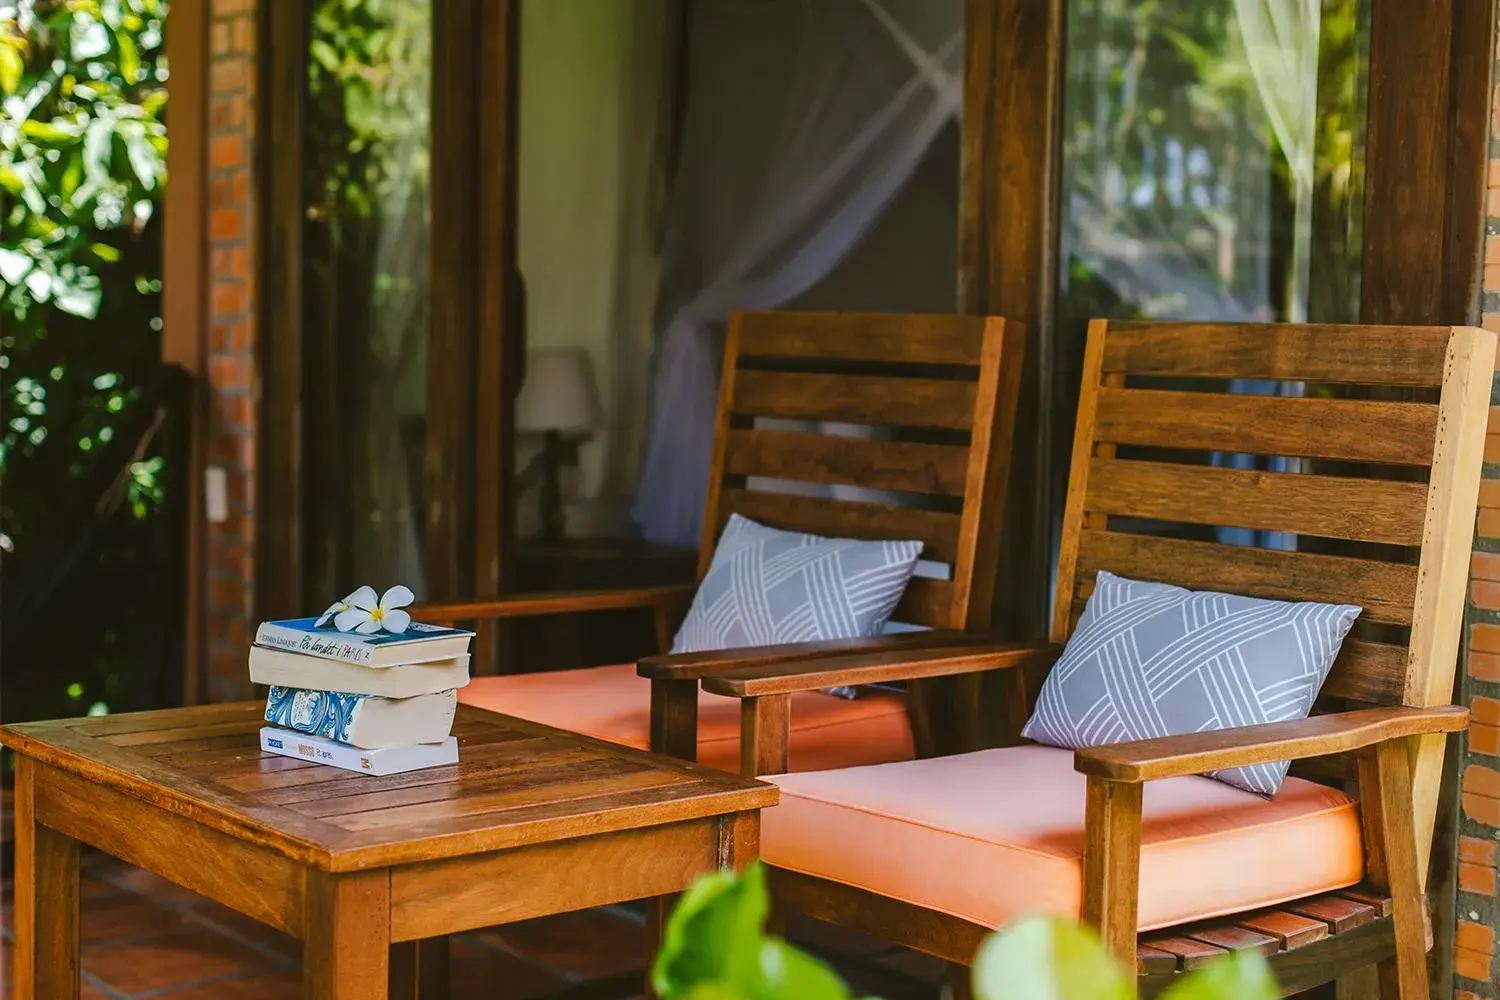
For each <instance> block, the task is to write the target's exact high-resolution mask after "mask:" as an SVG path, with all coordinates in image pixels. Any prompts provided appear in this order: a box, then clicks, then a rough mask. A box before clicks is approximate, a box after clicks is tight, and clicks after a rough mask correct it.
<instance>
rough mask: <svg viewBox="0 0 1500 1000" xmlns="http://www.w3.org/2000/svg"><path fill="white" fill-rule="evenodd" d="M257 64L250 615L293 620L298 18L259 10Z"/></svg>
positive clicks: (285, 11)
mask: <svg viewBox="0 0 1500 1000" xmlns="http://www.w3.org/2000/svg"><path fill="white" fill-rule="evenodd" d="M261 12H262V15H263V16H264V17H266V18H267V19H268V20H267V24H266V27H265V31H266V39H267V44H266V53H267V55H266V61H265V63H264V67H263V73H264V77H263V79H264V81H265V83H264V86H262V87H261V88H260V93H261V100H262V117H261V121H262V122H263V123H265V127H262V128H260V129H259V130H258V134H259V135H260V136H261V137H262V141H261V142H259V143H257V149H258V154H257V168H258V177H259V184H258V185H257V186H258V187H259V189H260V190H261V191H263V192H265V196H266V197H265V206H264V210H263V211H262V212H261V213H260V219H261V221H262V226H263V229H264V238H263V239H262V240H261V241H260V246H261V248H262V249H261V254H260V262H259V273H260V276H261V282H260V287H261V293H260V302H259V304H258V308H257V309H256V314H257V336H256V343H257V345H258V347H259V364H258V367H259V369H260V379H259V381H260V385H261V425H260V426H261V436H260V442H259V445H260V446H259V449H258V457H259V462H258V466H259V469H260V472H259V475H258V476H257V480H258V486H259V489H258V497H257V503H256V510H257V512H258V517H257V521H256V529H257V530H256V535H257V539H258V541H257V545H256V560H255V563H256V572H255V613H256V615H257V617H261V618H266V617H279V616H284V615H293V614H302V613H303V607H302V569H303V559H302V556H303V552H302V491H303V482H302V476H303V469H302V426H303V398H302V397H303V393H302V382H303V378H302V350H303V343H302V337H303V329H302V325H303V324H302V316H303V311H302V310H303V284H302V277H303V271H304V260H303V218H304V207H305V206H304V198H303V188H302V183H303V178H302V160H303V140H304V137H303V105H304V101H305V97H306V91H307V41H308V20H307V19H308V10H307V8H306V7H305V6H304V5H302V4H274V3H273V4H266V5H265V6H263V7H262V8H261Z"/></svg>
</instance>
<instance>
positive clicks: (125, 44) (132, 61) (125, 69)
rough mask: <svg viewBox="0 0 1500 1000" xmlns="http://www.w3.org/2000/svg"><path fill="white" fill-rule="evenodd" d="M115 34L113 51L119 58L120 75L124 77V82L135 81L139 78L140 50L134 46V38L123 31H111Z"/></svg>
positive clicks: (130, 82)
mask: <svg viewBox="0 0 1500 1000" xmlns="http://www.w3.org/2000/svg"><path fill="white" fill-rule="evenodd" d="M113 34H114V36H115V51H116V52H117V53H118V54H119V58H120V76H121V77H123V78H124V79H125V82H126V84H132V83H135V82H136V81H137V80H139V79H140V78H141V50H140V49H138V48H137V47H136V44H135V39H134V38H132V37H131V36H130V35H129V34H127V33H126V32H123V31H116V32H113Z"/></svg>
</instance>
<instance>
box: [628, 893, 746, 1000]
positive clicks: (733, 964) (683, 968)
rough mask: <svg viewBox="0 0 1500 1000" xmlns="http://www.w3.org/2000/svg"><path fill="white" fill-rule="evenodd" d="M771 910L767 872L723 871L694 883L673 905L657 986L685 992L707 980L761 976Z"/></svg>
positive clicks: (663, 991)
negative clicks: (763, 936)
mask: <svg viewBox="0 0 1500 1000" xmlns="http://www.w3.org/2000/svg"><path fill="white" fill-rule="evenodd" d="M769 912H770V899H769V897H768V895H767V893H766V875H765V872H764V871H763V870H762V869H761V868H760V866H759V865H756V866H754V867H752V868H749V869H747V870H746V871H745V872H744V873H742V874H740V875H734V874H730V873H723V872H721V873H719V874H715V875H708V876H705V877H704V878H701V879H699V880H698V881H697V882H695V883H693V885H692V887H691V888H689V889H688V891H687V892H685V893H683V895H682V899H681V901H680V902H679V903H678V904H677V907H676V909H674V910H673V911H672V916H671V918H670V919H669V920H668V921H667V926H666V931H665V933H664V934H663V936H662V937H663V940H662V947H661V951H660V952H658V953H657V956H656V964H655V965H654V966H653V968H652V972H651V975H652V980H653V982H654V983H655V985H656V992H657V994H658V995H659V996H662V997H683V996H687V995H688V994H689V992H690V991H691V990H692V989H693V988H694V987H696V986H697V985H699V984H701V983H708V982H714V981H720V982H727V983H733V984H749V983H753V982H754V981H756V980H757V979H758V975H757V970H758V968H759V955H760V945H761V931H762V928H763V927H764V926H765V923H766V915H767V913H769Z"/></svg>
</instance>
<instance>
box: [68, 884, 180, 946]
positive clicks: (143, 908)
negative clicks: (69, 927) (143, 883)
mask: <svg viewBox="0 0 1500 1000" xmlns="http://www.w3.org/2000/svg"><path fill="white" fill-rule="evenodd" d="M79 920H80V921H81V922H82V924H83V926H82V927H81V928H80V930H79V938H80V939H81V940H82V941H83V946H84V948H88V947H89V946H90V945H94V944H97V943H99V942H101V941H112V940H115V939H118V938H127V937H141V936H142V935H148V934H152V933H156V934H160V933H164V932H166V931H172V930H176V929H177V928H179V927H181V926H182V918H181V917H180V916H178V915H177V914H176V913H173V912H172V911H171V910H169V909H167V908H166V907H164V906H158V905H157V904H156V903H154V902H152V901H151V900H149V899H147V898H146V897H145V896H137V895H136V894H135V893H133V892H119V893H116V894H115V895H113V896H104V897H99V898H94V899H85V900H83V901H82V902H81V904H80V905H79Z"/></svg>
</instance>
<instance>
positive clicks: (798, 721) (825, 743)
mask: <svg viewBox="0 0 1500 1000" xmlns="http://www.w3.org/2000/svg"><path fill="white" fill-rule="evenodd" d="M458 700H459V701H461V702H463V703H464V704H465V705H476V706H478V707H480V708H487V709H489V710H490V711H492V712H500V713H503V714H505V715H514V716H518V717H520V718H522V719H530V720H532V721H533V722H543V723H546V724H547V725H549V726H556V727H557V728H559V729H566V730H569V731H570V732H575V733H583V734H584V735H586V736H595V737H598V738H599V739H604V740H609V741H610V742H612V743H624V744H625V745H627V746H633V747H639V748H641V749H643V750H644V749H647V747H648V746H649V744H650V740H651V682H650V681H648V680H646V679H644V678H642V677H640V676H639V675H637V674H636V672H635V666H634V664H625V665H623V666H617V667H590V668H588V669H586V670H560V671H554V672H552V673H542V674H517V675H513V676H506V677H476V678H474V679H473V680H472V681H470V682H469V685H468V687H464V688H460V689H459V691H458ZM911 757H912V736H911V725H910V723H909V721H908V720H907V717H906V703H905V701H904V700H903V699H902V698H901V697H900V696H899V695H893V694H870V695H862V696H861V697H859V698H856V699H854V700H852V701H851V700H848V699H845V698H834V697H832V696H830V695H826V694H818V693H816V692H807V693H805V694H795V695H792V739H791V767H792V770H794V771H806V770H825V769H827V770H832V769H836V768H843V767H857V766H859V765H861V764H882V763H885V762H887V761H898V760H910V759H911ZM698 761H699V763H702V764H707V765H709V766H710V767H717V768H720V769H721V770H725V771H738V770H739V768H740V701H739V699H738V698H726V697H724V696H722V695H716V694H709V693H708V692H706V691H703V690H702V689H700V690H699V692H698Z"/></svg>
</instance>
